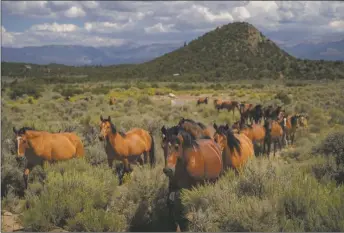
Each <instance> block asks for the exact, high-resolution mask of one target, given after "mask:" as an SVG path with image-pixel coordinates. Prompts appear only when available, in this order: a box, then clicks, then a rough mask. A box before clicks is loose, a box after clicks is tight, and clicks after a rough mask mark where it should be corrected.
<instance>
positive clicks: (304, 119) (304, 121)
mask: <svg viewBox="0 0 344 233" xmlns="http://www.w3.org/2000/svg"><path fill="white" fill-rule="evenodd" d="M297 116H298V120H299V121H298V122H299V126H300V127H301V128H304V129H307V128H308V119H309V117H308V115H307V114H305V113H300V114H297Z"/></svg>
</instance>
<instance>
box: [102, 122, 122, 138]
mask: <svg viewBox="0 0 344 233" xmlns="http://www.w3.org/2000/svg"><path fill="white" fill-rule="evenodd" d="M104 121H107V122H109V123H110V126H111V131H112V133H113V134H115V133H119V135H121V136H122V137H125V136H126V133H125V132H123V131H117V129H116V126H115V125H114V124H113V123H112V122H111V121H108V120H104Z"/></svg>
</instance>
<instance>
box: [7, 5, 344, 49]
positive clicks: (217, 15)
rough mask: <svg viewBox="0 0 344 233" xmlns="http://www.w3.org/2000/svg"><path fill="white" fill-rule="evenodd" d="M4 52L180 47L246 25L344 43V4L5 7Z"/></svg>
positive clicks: (276, 35) (298, 38) (281, 39)
mask: <svg viewBox="0 0 344 233" xmlns="http://www.w3.org/2000/svg"><path fill="white" fill-rule="evenodd" d="M1 11H2V12H1V15H2V46H7V47H23V46H40V45H51V44H54V45H61V44H63V45H86V46H95V47H97V46H120V45H125V44H127V43H137V44H150V43H173V42H176V43H180V42H183V41H190V40H191V39H194V38H196V37H198V36H200V35H202V34H204V33H206V32H207V31H210V30H212V29H215V28H216V27H217V26H221V25H223V24H227V23H231V22H236V21H246V22H249V23H251V24H253V25H254V26H255V27H257V28H258V29H259V30H261V31H262V32H263V33H264V34H265V35H267V36H268V37H270V38H271V39H273V40H274V41H276V42H277V43H279V44H285V45H293V44H297V43H301V42H314V43H315V42H326V41H335V40H339V39H343V38H344V3H343V2H340V1H337V2H333V1H332V2H330V1H328V2H326V1H321V2H320V1H318V2H315V1H308V2H306V1H237V2H235V1H228V2H225V1H218V2H214V1H211V2H206V1H202V2H200V1H176V2H170V1H169V2H163V1H159V2H146V1H145V2H143V1H141V2H139V1H137V2H134V1H108V2H107V1H99V2H97V1H15V2H9V1H2V10H1Z"/></svg>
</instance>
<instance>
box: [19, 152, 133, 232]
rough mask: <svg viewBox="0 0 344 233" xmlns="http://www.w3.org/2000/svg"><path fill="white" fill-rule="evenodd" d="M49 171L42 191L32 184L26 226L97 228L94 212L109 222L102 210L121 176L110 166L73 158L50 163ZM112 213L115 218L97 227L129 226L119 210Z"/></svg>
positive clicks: (116, 229) (122, 227)
mask: <svg viewBox="0 0 344 233" xmlns="http://www.w3.org/2000/svg"><path fill="white" fill-rule="evenodd" d="M46 172H47V177H46V179H45V181H44V186H43V190H42V191H41V192H40V194H39V195H37V194H36V193H35V192H33V191H32V190H31V186H30V185H29V189H30V190H29V192H28V195H27V201H28V204H29V206H30V208H29V209H28V210H27V211H25V212H24V217H23V220H24V221H23V222H24V226H25V228H26V229H28V230H31V231H48V230H49V229H51V228H53V227H56V226H57V227H61V228H67V229H68V230H69V231H86V230H89V229H92V230H94V229H95V227H96V226H91V225H90V224H91V222H90V219H91V218H92V217H94V216H97V217H100V221H102V222H104V223H108V222H109V219H108V217H105V216H104V214H102V213H103V212H102V211H106V210H107V208H108V207H109V205H110V202H111V198H112V195H113V194H114V191H115V190H116V188H117V179H116V177H115V176H114V175H113V173H112V171H111V170H110V169H109V168H107V166H101V167H99V166H98V167H92V166H91V165H89V164H88V163H86V161H85V160H83V159H73V160H69V161H66V162H59V163H57V164H55V165H51V166H48V167H47V171H46ZM111 216H112V217H113V221H114V222H113V223H111V224H108V225H107V224H104V225H103V226H101V227H103V228H100V229H97V231H106V230H110V231H121V230H123V229H125V227H126V225H125V219H124V218H123V216H121V215H120V214H119V213H117V212H112V215H111ZM114 216H116V217H114ZM115 220H117V221H115ZM84 221H85V222H84ZM97 224H98V223H97ZM97 226H98V225H97Z"/></svg>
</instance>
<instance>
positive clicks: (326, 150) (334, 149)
mask: <svg viewBox="0 0 344 233" xmlns="http://www.w3.org/2000/svg"><path fill="white" fill-rule="evenodd" d="M314 151H315V152H316V153H321V154H324V155H326V156H334V158H335V160H336V163H337V164H338V165H339V164H342V165H344V132H334V133H330V134H329V135H328V136H327V137H326V138H325V139H324V140H323V141H322V142H321V144H320V145H318V146H317V147H315V148H314Z"/></svg>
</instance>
